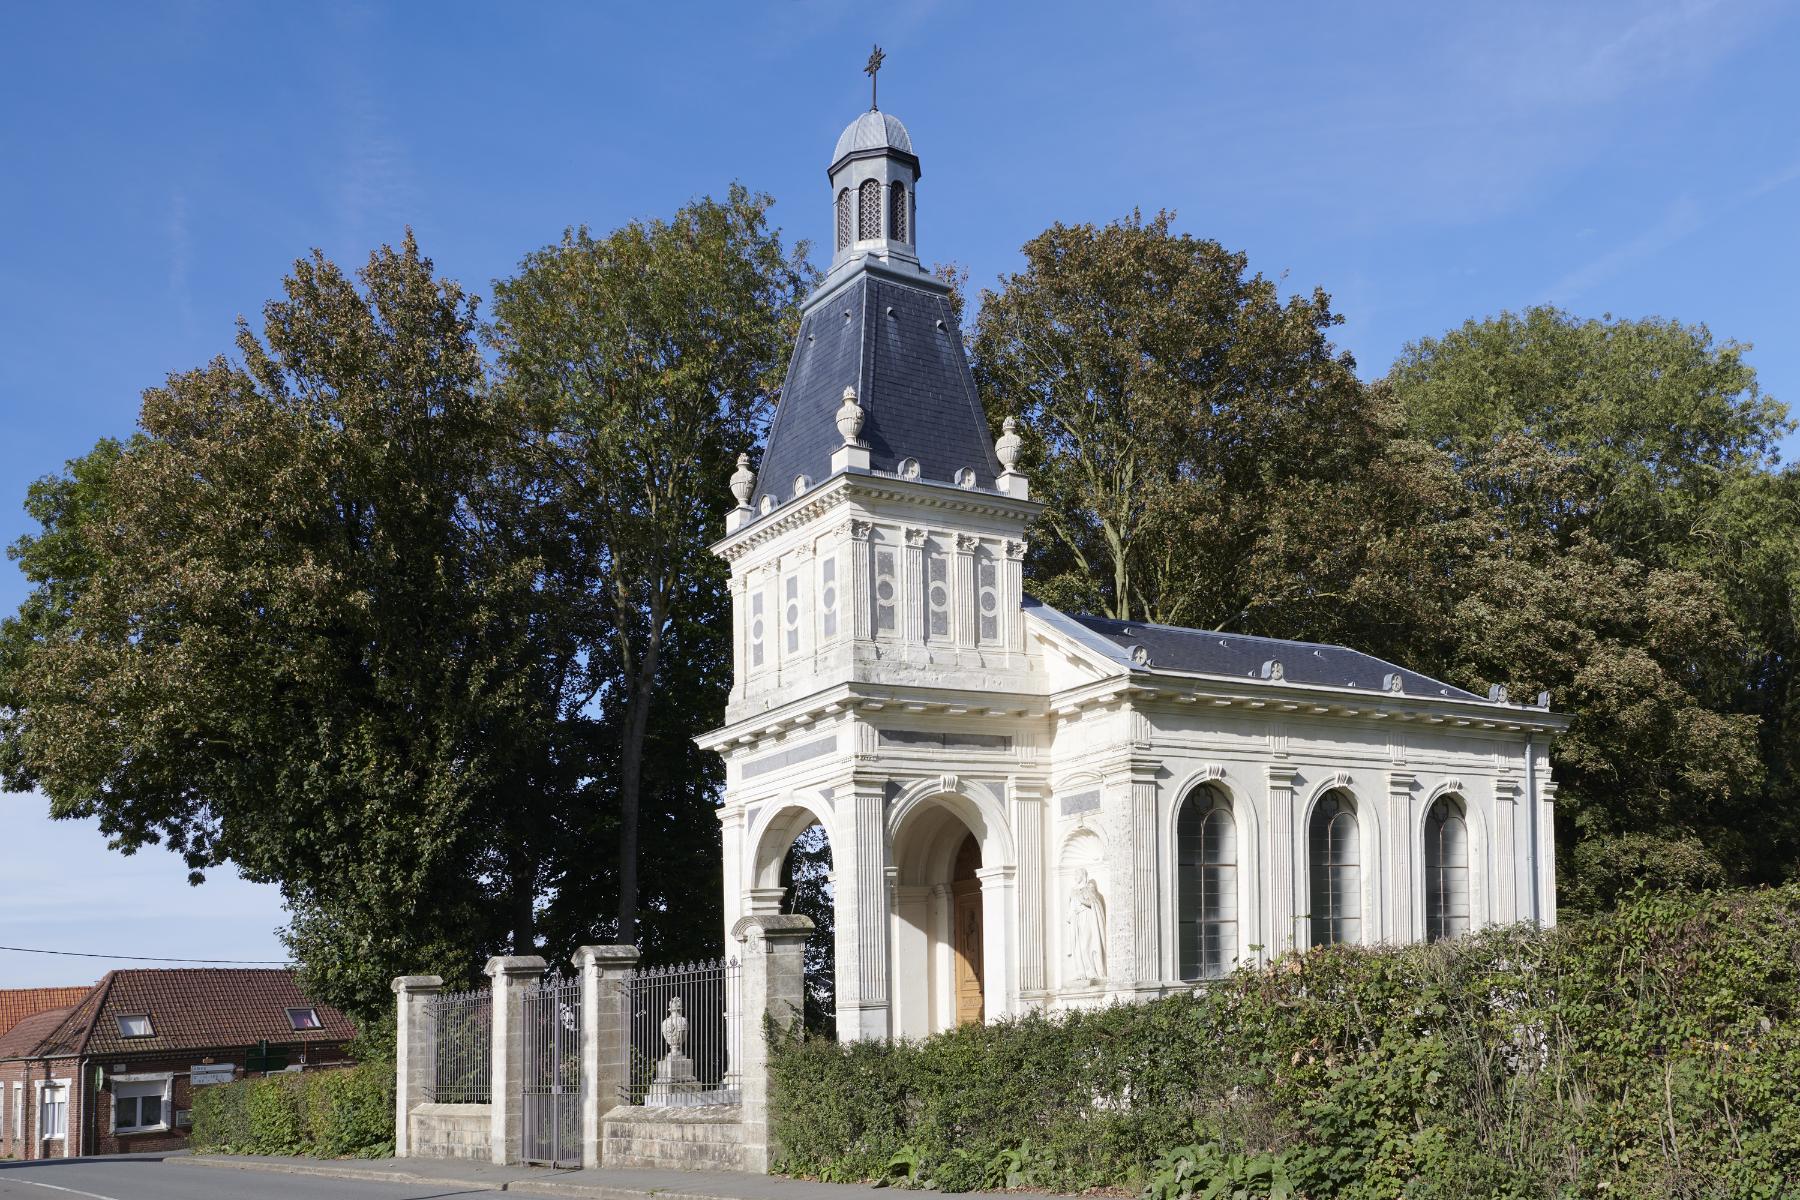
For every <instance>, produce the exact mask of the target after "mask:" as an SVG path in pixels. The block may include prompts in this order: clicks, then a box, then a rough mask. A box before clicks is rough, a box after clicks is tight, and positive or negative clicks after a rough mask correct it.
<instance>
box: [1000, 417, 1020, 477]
mask: <svg viewBox="0 0 1800 1200" xmlns="http://www.w3.org/2000/svg"><path fill="white" fill-rule="evenodd" d="M1019 445H1020V438H1019V423H1018V422H1017V421H1015V420H1014V419H1013V418H1012V417H1008V418H1006V420H1004V421H1002V422H1001V423H1000V437H999V439H998V440H996V441H995V442H994V457H995V458H998V459H999V460H1000V465H1001V467H1003V468H1004V469H1005V471H1006V473H1007V474H1008V475H1010V474H1012V472H1013V469H1014V468H1015V467H1017V466H1018V465H1019Z"/></svg>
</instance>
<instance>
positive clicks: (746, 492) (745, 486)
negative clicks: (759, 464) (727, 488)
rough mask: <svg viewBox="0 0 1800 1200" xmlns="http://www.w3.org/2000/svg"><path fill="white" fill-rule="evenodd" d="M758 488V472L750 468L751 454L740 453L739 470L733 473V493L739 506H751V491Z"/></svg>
mask: <svg viewBox="0 0 1800 1200" xmlns="http://www.w3.org/2000/svg"><path fill="white" fill-rule="evenodd" d="M755 488H756V472H755V471H752V470H751V469H750V456H749V455H748V454H740V455H738V461H737V470H735V471H733V472H732V473H731V494H732V495H733V496H736V497H737V502H738V507H739V508H749V507H750V493H751V492H752V491H754V490H755Z"/></svg>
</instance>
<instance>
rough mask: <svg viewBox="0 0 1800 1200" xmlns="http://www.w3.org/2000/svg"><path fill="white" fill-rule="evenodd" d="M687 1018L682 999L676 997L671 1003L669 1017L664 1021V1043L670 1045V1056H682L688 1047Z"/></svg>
mask: <svg viewBox="0 0 1800 1200" xmlns="http://www.w3.org/2000/svg"><path fill="white" fill-rule="evenodd" d="M687 1031H688V1023H687V1017H685V1016H683V1015H682V1011H681V997H680V996H676V997H675V998H674V999H673V1000H670V1001H669V1015H668V1016H666V1017H664V1018H663V1019H662V1035H663V1041H665V1042H667V1043H668V1045H669V1053H670V1054H680V1053H682V1051H683V1050H684V1049H685V1048H686V1046H687Z"/></svg>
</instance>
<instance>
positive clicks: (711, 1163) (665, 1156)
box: [600, 1104, 744, 1171]
mask: <svg viewBox="0 0 1800 1200" xmlns="http://www.w3.org/2000/svg"><path fill="white" fill-rule="evenodd" d="M602 1128H603V1134H602V1137H603V1142H602V1148H601V1151H600V1162H601V1165H603V1166H608V1167H658V1168H663V1169H673V1170H678V1171H741V1170H743V1169H744V1157H743V1145H744V1125H743V1114H742V1113H741V1112H740V1110H739V1109H738V1106H737V1105H735V1104H730V1105H725V1104H720V1105H709V1106H705V1107H698V1106H687V1107H679V1108H646V1107H643V1106H640V1105H631V1104H622V1105H620V1106H619V1107H617V1108H615V1109H613V1110H612V1111H610V1112H608V1113H607V1114H606V1116H605V1118H604V1119H603V1121H602Z"/></svg>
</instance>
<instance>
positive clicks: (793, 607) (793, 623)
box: [781, 575, 800, 657]
mask: <svg viewBox="0 0 1800 1200" xmlns="http://www.w3.org/2000/svg"><path fill="white" fill-rule="evenodd" d="M783 586H784V587H785V588H786V589H787V594H786V597H785V599H784V601H783V605H782V609H781V620H782V625H783V628H784V629H785V630H786V633H787V653H788V656H789V657H792V656H793V655H796V654H799V653H800V577H799V576H798V575H789V576H788V577H787V579H786V580H785V581H784V584H783Z"/></svg>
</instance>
